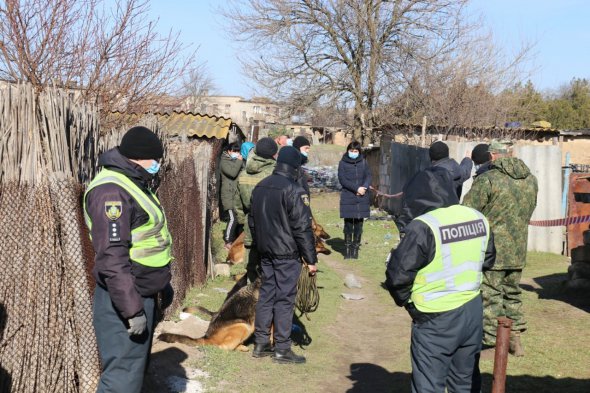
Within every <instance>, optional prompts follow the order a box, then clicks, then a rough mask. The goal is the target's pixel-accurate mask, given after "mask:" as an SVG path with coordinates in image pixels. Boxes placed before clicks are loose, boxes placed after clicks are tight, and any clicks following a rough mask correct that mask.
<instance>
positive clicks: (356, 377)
mask: <svg viewBox="0 0 590 393" xmlns="http://www.w3.org/2000/svg"><path fill="white" fill-rule="evenodd" d="M321 262H322V263H323V264H325V266H328V267H329V268H330V269H332V270H333V271H335V272H336V274H337V275H338V276H339V277H340V278H341V279H342V280H343V281H344V278H345V276H346V275H347V274H351V273H352V274H354V275H355V277H356V278H357V279H358V280H359V281H360V282H361V284H362V288H360V289H359V288H352V289H348V288H345V287H343V289H342V292H343V293H350V294H356V295H362V296H363V299H362V300H349V301H343V302H342V303H341V306H340V308H339V309H338V312H337V318H336V321H335V323H334V324H333V325H331V326H330V327H329V329H328V332H327V335H328V336H329V337H331V346H332V348H333V354H334V356H333V357H332V359H333V362H332V363H331V364H328V365H322V367H325V368H326V369H327V370H326V371H328V370H329V372H327V373H324V374H323V375H324V378H322V380H321V381H320V382H319V383H318V384H317V385H316V386H315V387H314V389H313V390H312V391H313V392H316V391H317V392H374V393H380V392H391V391H392V390H391V387H392V385H393V386H398V389H396V390H395V392H400V393H401V392H405V391H406V388H407V387H408V386H409V374H408V373H394V372H393V371H392V370H393V369H390V370H388V368H389V367H388V368H385V367H384V366H383V365H384V364H396V363H397V362H398V361H399V360H400V359H402V358H403V359H404V360H406V359H407V348H406V349H401V350H396V349H395V348H396V347H398V346H399V344H398V345H396V342H400V341H401V342H404V343H409V337H410V318H409V317H408V316H407V315H406V314H405V313H404V312H401V310H400V309H397V307H394V305H393V302H390V303H384V302H383V299H382V294H380V295H381V297H380V296H379V292H382V290H380V289H379V287H378V286H375V285H374V283H371V282H370V281H369V280H368V279H366V278H364V277H362V276H361V275H360V274H359V272H358V269H355V268H354V266H350V265H348V266H347V265H345V264H344V263H342V262H338V260H337V258H335V257H328V256H323V255H322V256H321ZM206 327H207V323H206V322H205V321H199V320H198V319H197V318H193V317H190V318H189V319H186V320H183V321H180V322H164V323H163V324H160V326H158V329H157V332H160V331H166V332H172V333H178V334H185V335H189V336H192V337H200V336H201V335H203V334H204V332H205V331H206ZM361 336H362V337H361ZM311 351H313V347H310V349H309V350H308V352H311ZM247 356H249V354H247ZM202 357H203V355H202V353H201V352H200V351H199V349H198V348H191V347H188V346H186V345H182V344H168V343H164V342H161V341H158V340H157V336H156V339H155V340H154V345H153V350H152V359H151V362H150V367H149V369H148V374H147V376H146V380H145V382H144V389H143V393H162V392H177V391H178V392H183V391H186V392H188V393H201V392H205V388H204V387H202V385H200V384H199V385H197V384H195V383H194V380H193V379H194V377H195V376H201V377H203V376H204V377H205V378H206V371H204V370H199V369H197V368H195V367H194V366H191V365H193V364H195V363H198V361H199V359H202ZM174 381H176V387H174V386H173V385H171V383H173V382H174ZM182 381H185V382H184V385H183V382H182ZM191 382H192V383H193V384H192V385H189V384H191ZM175 388H178V389H184V390H175ZM316 389H317V390H316ZM408 391H409V390H408Z"/></svg>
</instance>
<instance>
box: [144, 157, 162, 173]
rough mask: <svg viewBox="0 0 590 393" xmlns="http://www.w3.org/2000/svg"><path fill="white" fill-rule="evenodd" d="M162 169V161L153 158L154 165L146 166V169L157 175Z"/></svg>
mask: <svg viewBox="0 0 590 393" xmlns="http://www.w3.org/2000/svg"><path fill="white" fill-rule="evenodd" d="M159 170H160V163H159V162H158V161H156V160H152V165H151V166H150V167H149V168H146V171H147V172H148V173H149V174H151V175H155V174H156V173H158V171H159Z"/></svg>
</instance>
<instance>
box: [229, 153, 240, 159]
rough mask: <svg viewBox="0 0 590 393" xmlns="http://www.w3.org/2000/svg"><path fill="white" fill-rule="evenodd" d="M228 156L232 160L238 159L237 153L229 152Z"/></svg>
mask: <svg viewBox="0 0 590 393" xmlns="http://www.w3.org/2000/svg"><path fill="white" fill-rule="evenodd" d="M229 156H230V157H231V159H232V160H237V159H238V153H229Z"/></svg>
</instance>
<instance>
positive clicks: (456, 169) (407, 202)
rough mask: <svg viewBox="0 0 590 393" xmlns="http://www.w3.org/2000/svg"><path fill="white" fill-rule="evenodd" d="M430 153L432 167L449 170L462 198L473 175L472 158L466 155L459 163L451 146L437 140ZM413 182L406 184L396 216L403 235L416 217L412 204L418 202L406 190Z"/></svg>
mask: <svg viewBox="0 0 590 393" xmlns="http://www.w3.org/2000/svg"><path fill="white" fill-rule="evenodd" d="M428 155H429V156H430V161H431V163H432V166H431V168H438V169H444V170H447V171H449V174H450V177H449V178H450V179H451V182H452V183H453V186H454V187H455V191H456V193H457V198H459V199H461V193H462V192H463V183H464V182H465V181H466V180H467V179H469V177H471V168H472V167H473V162H472V161H471V159H470V158H468V157H465V158H464V159H463V160H462V161H461V164H460V165H459V164H457V161H455V160H454V159H452V158H449V147H448V146H447V144H446V143H444V142H442V141H436V142H434V143H433V144H432V145H430V148H429V149H428ZM411 182H412V179H410V181H408V183H407V184H406V185H405V186H404V190H403V192H402V204H401V212H400V214H398V215H397V217H396V218H395V224H396V225H397V229H398V231H399V233H400V236H401V237H403V236H404V235H405V227H406V225H408V224H409V223H410V221H412V220H413V219H414V218H415V217H416V216H415V215H413V214H412V211H413V210H414V209H413V207H412V205H413V204H414V203H416V201H414V197H413V196H412V195H411V194H412V192H411V191H410V192H408V191H407V190H406V188H407V187H408V184H410V183H411ZM418 203H420V201H418Z"/></svg>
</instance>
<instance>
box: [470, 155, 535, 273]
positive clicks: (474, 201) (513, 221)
mask: <svg viewBox="0 0 590 393" xmlns="http://www.w3.org/2000/svg"><path fill="white" fill-rule="evenodd" d="M537 193H538V185H537V178H536V177H535V176H534V175H533V174H532V173H531V171H530V170H529V168H528V167H527V166H526V164H525V163H524V162H523V161H522V160H521V159H519V158H516V157H503V158H499V159H497V160H495V161H493V162H492V163H491V165H490V167H489V170H488V171H486V172H484V173H482V174H481V175H479V176H477V177H476V178H475V179H474V181H473V185H472V186H471V190H469V192H468V193H467V195H465V198H464V199H463V204H464V205H465V206H469V207H472V208H474V209H476V210H479V211H480V212H482V213H483V215H484V216H486V218H487V219H488V221H489V222H490V227H491V229H492V231H493V232H494V235H495V237H496V244H497V246H496V247H497V250H498V257H497V260H496V263H495V265H494V268H493V270H504V269H522V268H524V267H525V265H526V250H527V241H528V225H529V220H530V219H531V216H532V215H533V211H534V210H535V207H536V206H537Z"/></svg>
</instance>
